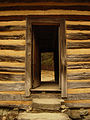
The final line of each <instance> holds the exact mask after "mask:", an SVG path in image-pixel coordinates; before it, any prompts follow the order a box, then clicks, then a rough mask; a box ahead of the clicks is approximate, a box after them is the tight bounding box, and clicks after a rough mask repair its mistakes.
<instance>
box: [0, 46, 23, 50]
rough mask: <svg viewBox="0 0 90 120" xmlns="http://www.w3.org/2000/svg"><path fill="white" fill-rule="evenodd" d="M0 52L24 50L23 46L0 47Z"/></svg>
mask: <svg viewBox="0 0 90 120" xmlns="http://www.w3.org/2000/svg"><path fill="white" fill-rule="evenodd" d="M0 50H17V51H19V50H25V45H0Z"/></svg>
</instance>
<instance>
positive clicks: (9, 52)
mask: <svg viewBox="0 0 90 120" xmlns="http://www.w3.org/2000/svg"><path fill="white" fill-rule="evenodd" d="M0 56H11V57H15V56H16V57H25V51H23V50H22V51H21V50H20V51H15V50H0Z"/></svg>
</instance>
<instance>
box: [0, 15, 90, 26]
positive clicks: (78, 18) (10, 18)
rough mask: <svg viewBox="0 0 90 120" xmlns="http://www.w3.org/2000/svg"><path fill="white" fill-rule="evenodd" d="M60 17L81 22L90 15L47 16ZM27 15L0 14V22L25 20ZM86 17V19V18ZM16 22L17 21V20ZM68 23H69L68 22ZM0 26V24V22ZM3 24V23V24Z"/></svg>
mask: <svg viewBox="0 0 90 120" xmlns="http://www.w3.org/2000/svg"><path fill="white" fill-rule="evenodd" d="M36 16H37V15H33V17H36ZM40 16H41V17H48V16H49V15H45V16H43V15H40ZM56 16H57V18H62V19H66V20H69V22H70V21H71V22H72V21H78V22H80V21H81V23H82V22H83V21H84V22H85V21H86V22H88V21H89V20H90V16H89V15H55V16H49V17H50V18H53V17H54V18H56ZM26 17H27V15H19V16H17V15H13V16H12V15H10V16H0V21H1V22H12V21H23V20H25V19H26ZM86 17H87V19H86ZM17 24H18V22H17ZM69 24H70V23H69ZM0 26H1V24H0ZM3 26H4V25H3Z"/></svg>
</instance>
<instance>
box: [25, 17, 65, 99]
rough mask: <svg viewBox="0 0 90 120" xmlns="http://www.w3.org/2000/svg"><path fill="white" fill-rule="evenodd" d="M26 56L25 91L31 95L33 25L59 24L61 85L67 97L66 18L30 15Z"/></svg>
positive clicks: (63, 95) (62, 94) (62, 91)
mask: <svg viewBox="0 0 90 120" xmlns="http://www.w3.org/2000/svg"><path fill="white" fill-rule="evenodd" d="M26 22H27V24H26V58H25V65H26V66H25V74H26V75H25V93H26V96H30V89H31V88H32V68H33V67H32V63H33V57H32V56H33V52H32V43H33V42H32V40H33V37H32V25H58V26H59V27H58V28H59V31H58V33H59V35H58V39H59V40H60V41H59V51H60V53H59V54H60V55H59V72H60V76H59V86H60V88H61V96H62V97H67V79H66V37H65V20H64V19H60V18H55V17H54V18H50V17H41V16H40V17H39V16H37V17H32V16H28V17H27V20H26Z"/></svg>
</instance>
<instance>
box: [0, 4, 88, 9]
mask: <svg viewBox="0 0 90 120" xmlns="http://www.w3.org/2000/svg"><path fill="white" fill-rule="evenodd" d="M43 9H44V10H48V9H62V10H79V11H90V7H89V6H86V5H83V6H81V5H79V6H77V5H72V6H69V5H67V6H60V5H57V6H56V5H54V4H53V6H49V5H48V6H46V5H43V6H41V5H37V6H34V5H33V6H27V5H25V6H21V5H19V6H9V7H8V6H7V7H0V11H11V10H43Z"/></svg>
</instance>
